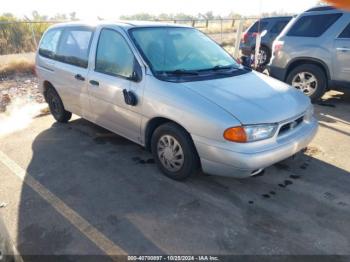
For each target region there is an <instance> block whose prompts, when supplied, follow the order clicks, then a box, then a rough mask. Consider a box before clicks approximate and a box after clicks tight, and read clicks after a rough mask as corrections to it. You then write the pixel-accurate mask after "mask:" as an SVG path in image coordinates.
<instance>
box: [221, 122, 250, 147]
mask: <svg viewBox="0 0 350 262" xmlns="http://www.w3.org/2000/svg"><path fill="white" fill-rule="evenodd" d="M224 138H225V139H226V140H229V141H233V142H237V143H245V142H247V134H246V132H245V130H244V128H243V127H241V126H236V127H230V128H228V129H226V130H225V132H224Z"/></svg>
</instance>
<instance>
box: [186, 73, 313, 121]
mask: <svg viewBox="0 0 350 262" xmlns="http://www.w3.org/2000/svg"><path fill="white" fill-rule="evenodd" d="M183 85H185V86H186V87H187V88H189V89H190V90H192V91H193V92H196V93H197V94H198V95H200V96H203V97H205V98H206V99H208V100H210V101H211V102H213V103H215V104H217V105H218V106H220V107H221V108H223V109H224V110H225V111H227V112H229V113H230V114H232V115H233V116H234V117H235V118H237V119H238V120H239V121H240V122H241V123H242V124H259V123H260V124H262V123H277V122H281V121H284V120H286V119H289V118H292V117H295V116H297V115H299V114H301V113H303V112H304V111H305V110H306V109H307V108H308V106H309V105H310V99H309V98H308V97H307V96H305V95H304V94H302V93H301V92H300V91H298V90H296V89H295V88H293V87H290V86H289V85H287V84H285V83H283V82H281V81H279V80H276V79H273V78H271V77H269V76H266V75H263V74H260V73H257V72H254V71H253V72H250V73H247V74H243V75H239V76H234V77H228V78H221V79H215V80H209V81H196V82H186V83H183Z"/></svg>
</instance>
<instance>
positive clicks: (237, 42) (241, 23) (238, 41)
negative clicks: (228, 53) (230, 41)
mask: <svg viewBox="0 0 350 262" xmlns="http://www.w3.org/2000/svg"><path fill="white" fill-rule="evenodd" d="M243 22H244V20H243V19H240V20H239V24H238V29H237V33H236V42H235V51H234V54H233V57H234V58H238V55H239V44H240V42H241V35H242V31H243Z"/></svg>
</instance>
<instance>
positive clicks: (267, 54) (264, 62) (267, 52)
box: [252, 46, 271, 66]
mask: <svg viewBox="0 0 350 262" xmlns="http://www.w3.org/2000/svg"><path fill="white" fill-rule="evenodd" d="M252 52H253V53H254V54H255V48H254V49H253V51H252ZM261 52H264V53H265V54H266V58H265V60H264V61H263V62H262V63H259V66H266V65H267V64H268V63H269V62H270V59H271V51H270V49H269V48H267V47H266V46H260V53H261Z"/></svg>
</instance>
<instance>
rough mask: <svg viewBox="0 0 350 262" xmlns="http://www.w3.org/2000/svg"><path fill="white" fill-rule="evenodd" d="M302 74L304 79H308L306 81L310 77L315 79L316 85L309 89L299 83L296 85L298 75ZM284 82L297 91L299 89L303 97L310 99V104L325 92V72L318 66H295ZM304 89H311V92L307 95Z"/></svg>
mask: <svg viewBox="0 0 350 262" xmlns="http://www.w3.org/2000/svg"><path fill="white" fill-rule="evenodd" d="M302 74H304V79H306V77H309V78H308V80H310V79H311V78H310V76H311V75H312V76H314V77H315V79H316V85H314V84H312V86H310V87H304V86H302V84H301V83H300V84H298V83H297V82H298V75H302ZM305 76H306V77H305ZM299 79H300V77H299ZM286 82H287V83H288V84H290V85H292V86H294V87H296V88H297V89H300V90H301V91H302V92H303V93H304V94H305V95H307V96H309V97H310V99H311V101H312V102H316V101H317V100H319V99H320V98H321V97H322V96H323V95H324V93H325V92H326V90H327V76H326V74H325V72H324V71H323V70H322V69H321V68H320V67H319V66H317V65H313V64H303V65H300V66H297V67H296V68H294V69H293V70H292V71H291V72H290V73H289V74H288V76H287V80H286ZM293 82H294V83H293ZM301 82H303V81H301ZM306 89H310V90H311V89H312V90H313V92H312V93H308V92H307V91H306Z"/></svg>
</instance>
